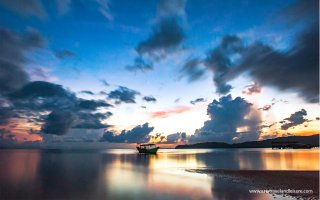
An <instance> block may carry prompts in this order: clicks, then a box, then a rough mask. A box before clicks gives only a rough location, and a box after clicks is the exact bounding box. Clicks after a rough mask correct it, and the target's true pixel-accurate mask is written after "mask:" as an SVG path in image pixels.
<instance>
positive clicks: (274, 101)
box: [258, 98, 288, 111]
mask: <svg viewBox="0 0 320 200" xmlns="http://www.w3.org/2000/svg"><path fill="white" fill-rule="evenodd" d="M280 102H281V103H288V101H287V100H283V99H279V100H278V99H275V98H273V99H272V102H271V104H267V105H264V106H263V107H262V108H259V109H258V110H263V111H269V110H270V109H271V108H272V107H273V106H274V105H276V104H277V103H280Z"/></svg>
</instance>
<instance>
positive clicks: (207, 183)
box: [0, 149, 319, 200]
mask: <svg viewBox="0 0 320 200" xmlns="http://www.w3.org/2000/svg"><path fill="white" fill-rule="evenodd" d="M207 168H210V169H233V170H238V169H241V170H244V169H245V170H303V171H306V170H319V149H306V150H302V149H300V150H272V149H160V150H159V152H158V153H157V154H156V155H149V154H138V153H137V151H136V150H134V149H102V150H101V149H100V150H85V149H81V150H75V149H65V150H62V149H46V150H38V149H30V150H23V149H18V150H16V149H15V150H0V199H2V200H6V199H8V200H15V199H21V200H29V199H30V200H31V199H32V200H38V199H39V200H46V199H52V200H64V199H71V200H73V199H75V200H82V199H83V200H95V199H106V200H109V199H110V200H117V199H137V200H141V199H159V200H166V199H231V198H235V199H237V195H238V192H235V191H236V189H237V188H234V187H233V188H232V187H231V186H230V185H228V183H226V182H223V181H222V180H219V179H215V178H214V176H212V175H208V174H201V173H194V172H190V171H189V170H190V169H207ZM237 185H241V183H239V184H237ZM230 195H233V196H230ZM239 195H241V196H238V197H241V199H272V198H274V197H273V196H270V195H268V194H257V195H256V196H255V195H253V194H249V193H241V192H239ZM246 195H248V196H246ZM229 197H230V198H229ZM283 198H284V199H286V198H285V197H283ZM287 198H288V199H290V198H289V197H287Z"/></svg>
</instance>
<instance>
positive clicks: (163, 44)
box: [136, 17, 185, 57]
mask: <svg viewBox="0 0 320 200" xmlns="http://www.w3.org/2000/svg"><path fill="white" fill-rule="evenodd" d="M184 37H185V34H184V32H183V29H182V27H181V26H180V25H179V23H178V21H177V19H176V18H175V17H168V18H164V19H162V20H161V21H160V22H159V24H157V25H156V26H155V27H154V29H153V32H152V34H151V35H150V37H149V38H148V39H147V40H145V41H142V42H141V43H139V44H138V46H137V48H136V50H137V52H138V53H139V55H144V54H148V55H149V56H152V57H157V56H159V54H160V56H162V54H166V53H168V52H170V51H172V50H175V48H177V47H178V46H179V45H180V44H181V43H182V41H183V39H184Z"/></svg>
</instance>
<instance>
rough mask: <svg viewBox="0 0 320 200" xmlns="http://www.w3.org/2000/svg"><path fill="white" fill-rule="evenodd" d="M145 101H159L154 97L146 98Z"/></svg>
mask: <svg viewBox="0 0 320 200" xmlns="http://www.w3.org/2000/svg"><path fill="white" fill-rule="evenodd" d="M143 100H144V101H147V102H156V101H157V99H156V98H154V97H153V96H144V97H143Z"/></svg>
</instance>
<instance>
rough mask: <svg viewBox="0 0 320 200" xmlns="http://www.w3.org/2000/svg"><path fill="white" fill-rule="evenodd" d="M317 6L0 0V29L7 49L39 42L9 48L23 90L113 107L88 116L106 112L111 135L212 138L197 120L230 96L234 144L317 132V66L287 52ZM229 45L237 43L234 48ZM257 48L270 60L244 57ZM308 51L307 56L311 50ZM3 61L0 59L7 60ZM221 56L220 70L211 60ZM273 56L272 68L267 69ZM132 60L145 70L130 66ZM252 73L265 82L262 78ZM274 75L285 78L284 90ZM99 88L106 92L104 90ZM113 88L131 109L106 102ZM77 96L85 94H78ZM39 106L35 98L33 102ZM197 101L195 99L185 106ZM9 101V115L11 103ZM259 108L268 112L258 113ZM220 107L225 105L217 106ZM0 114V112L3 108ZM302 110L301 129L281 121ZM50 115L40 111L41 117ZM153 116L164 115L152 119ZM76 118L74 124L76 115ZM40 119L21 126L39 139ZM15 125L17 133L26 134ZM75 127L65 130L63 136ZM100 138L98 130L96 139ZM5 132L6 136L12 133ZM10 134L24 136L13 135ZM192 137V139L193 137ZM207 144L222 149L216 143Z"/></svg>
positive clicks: (295, 123)
mask: <svg viewBox="0 0 320 200" xmlns="http://www.w3.org/2000/svg"><path fill="white" fill-rule="evenodd" d="M317 4H318V2H316V1H310V2H303V1H293V0H284V1H276V0H275V1H250V0H243V1H231V0H230V1H229V0H226V1H209V0H208V1H205V0H201V1H192V0H189V1H183V0H173V1H151V0H150V1H147V0H145V1H126V0H121V1H113V0H90V1H84V0H83V1H74V0H56V1H40V0H30V1H25V2H23V3H21V2H19V1H16V0H14V1H9V0H3V1H1V2H0V26H1V28H2V29H3V30H5V31H9V32H10V34H11V36H12V38H13V39H11V40H9V39H6V38H3V40H4V41H5V42H7V43H8V44H10V41H15V40H16V43H19V42H21V40H22V39H21V38H23V37H24V35H26V34H27V33H28V32H30V31H31V32H32V31H33V32H36V33H37V36H39V37H40V38H41V41H42V44H41V45H40V46H37V47H33V46H32V45H33V44H31V45H30V46H31V47H32V48H30V49H27V48H24V46H23V44H21V45H20V46H21V50H17V51H21V52H22V53H23V57H25V58H26V59H27V60H26V61H24V62H23V63H22V64H21V68H22V70H23V71H25V72H26V73H27V76H28V77H29V83H30V82H32V81H46V82H49V83H52V84H58V85H61V86H62V87H63V88H64V89H66V90H68V91H70V92H72V93H74V94H75V95H76V96H77V98H79V99H87V100H90V99H92V100H95V101H99V100H103V101H105V102H108V103H109V104H112V107H104V108H97V110H94V111H92V113H96V112H111V113H112V116H111V117H109V116H108V118H106V119H102V118H100V119H99V120H101V123H105V124H108V126H109V125H112V127H108V128H107V129H108V130H112V131H113V134H114V135H117V134H119V133H120V132H121V131H122V130H130V129H132V128H134V127H136V126H138V125H142V124H144V123H146V122H148V123H149V125H150V126H152V127H154V129H153V131H152V132H151V133H147V134H148V135H154V134H156V133H161V134H163V135H169V134H174V133H177V132H186V133H187V135H193V134H194V133H195V132H197V131H196V129H198V131H199V130H202V131H203V132H207V131H209V132H210V133H211V132H212V134H213V135H215V134H216V135H221V133H220V132H219V133H217V132H216V131H217V130H218V128H217V127H213V128H212V127H211V128H208V127H206V125H204V122H205V121H208V123H207V124H210V123H211V122H213V121H214V120H215V118H214V117H213V118H211V117H210V116H211V115H210V112H209V111H208V109H209V108H208V105H209V104H210V103H212V102H213V100H214V99H215V100H217V101H222V99H220V98H222V97H224V96H226V95H231V96H232V99H229V100H230V102H233V101H234V100H235V99H236V97H241V98H243V99H244V100H245V101H246V102H249V103H250V105H251V106H250V109H249V108H248V109H249V110H247V111H246V110H244V113H243V116H241V120H240V119H239V121H236V122H235V125H234V126H235V127H234V128H235V129H236V131H235V133H234V135H233V136H234V137H233V138H234V139H235V140H237V138H238V136H239V134H240V133H241V132H246V133H247V132H248V133H249V132H250V133H251V132H255V134H254V135H255V137H252V138H250V137H251V136H250V137H249V136H248V137H249V139H258V138H260V139H261V138H262V136H264V135H267V136H269V135H271V136H272V137H273V136H279V135H280V136H281V135H288V134H295V133H296V134H306V133H315V127H316V126H317V125H319V124H318V121H317V120H315V119H316V118H317V117H318V114H319V113H318V111H319V107H318V105H317V103H315V102H318V100H317V99H315V96H317V94H315V92H314V91H315V88H316V87H318V86H317V85H315V84H314V83H315V82H316V80H318V77H315V74H314V72H317V71H318V69H316V68H315V63H316V62H318V61H316V60H315V59H316V57H311V58H310V60H311V61H312V62H311V63H310V62H308V61H306V62H304V61H302V60H301V59H300V58H302V57H303V56H301V55H300V54H299V52H298V53H296V54H295V53H294V52H295V51H299V48H298V47H299V45H300V46H301V44H300V43H299V41H298V39H297V38H298V37H300V35H302V36H301V37H304V36H306V34H305V33H309V32H310V33H311V31H309V32H307V31H308V30H309V28H310V29H311V28H313V26H314V23H315V22H318V17H316V16H318V13H317V11H316V12H315V9H313V7H317ZM310 13H311V14H310ZM314 13H315V14H314ZM295 15H297V16H298V17H297V18H298V19H297V18H295ZM228 36H230V37H229V38H228ZM223 41H225V44H224V43H223ZM1 45H3V44H2V43H1ZM224 45H226V46H224ZM228 45H230V46H228ZM235 45H240V46H239V49H236V48H238V47H237V46H235ZM9 46H10V45H9ZM3 48H5V47H4V46H3ZM228 48H230V49H228ZM233 48H235V49H233ZM254 49H256V50H254ZM258 50H261V51H262V52H264V51H268V52H269V53H268V55H266V54H264V56H266V57H263V58H261V60H258V61H256V60H255V59H254V58H255V57H254V56H253V57H252V56H251V54H253V53H254V52H255V51H258ZM309 50H310V49H307V50H306V51H309ZM12 51H13V50H12ZM310 51H311V52H312V53H315V54H316V52H315V51H319V49H311V50H310ZM292 52H293V53H292ZM292 54H293V55H292ZM259 55H262V53H261V54H258V56H259ZM269 55H271V56H269ZM312 55H313V54H312ZM5 56H6V55H4V56H3V59H6V60H8V59H7V58H6V57H5ZM210 56H211V58H210ZM225 56H226V57H225ZM250 56H251V57H250ZM290 56H292V58H291V57H290ZM256 57H257V56H256ZM222 58H223V59H225V58H226V59H227V62H226V63H223V62H225V60H218V59H222ZM272 58H274V59H275V60H277V59H278V61H277V62H276V61H275V62H273V61H272V60H273V59H272ZM135 59H140V60H141V61H142V62H144V63H143V64H142V65H140V66H137V63H135ZM210 59H211V60H210ZM293 59H297V60H298V59H300V60H301V63H306V64H305V65H303V64H302V65H299V66H298V65H294V64H292V63H291V62H289V61H288V62H287V60H293ZM188 61H194V65H191V62H190V63H189V64H190V66H189V67H188V66H187V62H188ZM146 63H148V65H146ZM252 63H253V64H252ZM140 64H141V63H140ZM249 65H250V66H249ZM251 65H252V66H251ZM269 65H272V66H271V69H273V70H274V73H277V71H276V70H277V69H278V68H279V69H280V71H281V73H282V74H285V76H284V77H283V78H281V76H280V75H279V76H275V78H274V80H273V79H272V70H269V71H268V70H266V69H265V68H266V67H268V66H269ZM291 65H292V66H291ZM129 66H131V67H132V66H133V68H130V67H129ZM290 67H291V68H290ZM304 69H306V70H304ZM309 69H310V70H309ZM299 70H301V73H304V72H305V75H303V78H306V77H310V76H312V77H311V78H310V80H312V81H311V83H310V84H307V86H301V85H302V81H299V77H298V75H299V73H297V71H299ZM263 71H265V72H263ZM291 72H292V73H291ZM261 73H268V74H267V75H266V76H265V77H264V75H261ZM286 75H288V76H286ZM279 77H280V79H286V77H287V79H288V81H287V83H285V81H283V80H279ZM102 80H104V81H106V82H107V83H108V84H109V85H108V86H107V85H105V84H103V82H102ZM227 85H230V88H229V89H228V91H223V92H221V90H220V92H219V90H218V89H219V88H220V87H221V89H222V87H224V86H226V87H227ZM120 86H122V87H126V88H128V89H129V90H132V91H136V92H137V94H136V95H133V96H131V98H132V97H133V98H134V103H132V102H131V103H130V102H129V103H128V102H125V101H124V102H120V103H116V99H114V98H111V97H110V93H111V92H112V91H116V90H117V89H119V87H120ZM253 86H256V87H255V88H253ZM21 87H22V86H21ZM231 88H232V89H231ZM17 89H19V88H17ZM20 89H21V88H20ZM225 89H226V88H225ZM250 89H252V91H253V92H250ZM83 90H86V91H91V92H93V93H94V95H88V94H84V93H80V92H81V91H83ZM245 90H249V92H244V91H245ZM101 91H103V93H102V94H101ZM98 93H100V94H98ZM8 94H10V92H7V93H3V94H2V96H1V97H2V98H3V99H5V101H11V100H8V99H9V98H8V97H7V96H8ZM303 94H306V95H305V96H304V95H303ZM144 96H153V97H155V98H156V101H155V102H146V101H144V100H143V97H144ZM39 98H44V97H43V96H41V95H40V96H39ZM199 98H202V100H201V101H199V102H198V103H195V104H190V101H192V100H195V99H199ZM219 99H220V100H219ZM118 100H119V99H118ZM11 103H12V106H13V108H17V105H16V104H15V103H14V102H11ZM212 105H213V104H212ZM265 105H271V106H274V108H273V109H268V110H263V109H261V108H263V107H264V106H265ZM221 106H222V107H223V106H225V105H224V104H223V103H222V102H221ZM2 107H3V109H7V107H6V106H5V105H2ZM270 108H271V107H270ZM54 109H57V108H54ZM302 109H305V110H306V111H307V114H306V115H303V116H300V118H299V119H300V121H299V120H296V121H295V120H294V119H293V118H292V120H293V121H290V117H289V116H291V115H292V114H295V113H296V112H298V111H300V110H302ZM52 111H53V110H52V109H51V110H50V109H48V110H42V112H44V113H46V114H50V112H52ZM225 111H226V112H227V110H225ZM19 112H21V111H19ZM159 112H165V113H167V114H166V115H165V116H163V115H162V116H156V117H154V116H155V115H156V114H157V113H159ZM235 112H236V111H235ZM253 113H254V114H253ZM298 114H299V113H298ZM298 114H297V115H298ZM77 115H78V117H79V113H78V114H77ZM216 115H217V116H218V114H213V115H212V116H216ZM45 116H46V115H45V114H43V113H40V114H38V115H37V117H40V118H41V117H42V119H41V120H39V123H38V124H37V125H35V124H29V125H28V126H27V127H33V128H32V129H35V130H37V131H39V136H41V134H44V133H43V132H41V130H42V129H43V126H44V124H45V123H46V122H45ZM48 116H49V115H48ZM301 117H302V120H301ZM217 118H219V117H217ZM231 118H232V117H231ZM248 118H255V119H257V120H256V122H255V127H257V126H259V127H260V126H261V125H262V124H264V125H265V124H269V125H270V124H276V125H274V126H275V127H273V128H272V130H271V129H268V130H265V129H264V130H261V129H259V130H258V129H257V130H256V129H255V130H251V129H252V127H253V126H251V123H253V121H254V120H247V119H248ZM19 119H23V120H26V119H24V118H23V117H20V118H19ZM221 119H222V118H221ZM285 119H287V120H285ZM288 119H289V121H288ZM6 120H7V119H6ZM226 120H227V119H226ZM235 120H236V119H235ZM9 121H10V120H9ZM10 122H12V120H11V121H10ZM99 122H100V121H99ZM280 122H281V123H280ZM19 123H21V124H20V126H21V127H25V126H26V125H22V122H19ZM215 123H216V122H214V123H213V124H215ZM226 123H228V121H226ZM283 123H292V126H290V128H291V129H290V130H279V128H280V127H281V124H283ZM249 124H250V125H249ZM3 126H4V127H7V126H8V124H3ZM296 126H297V127H296ZM41 127H42V128H41ZM74 127H76V125H74V124H73V127H71V129H75V128H74ZM250 127H251V128H250ZM295 127H296V128H295ZM206 128H207V129H208V130H205V129H206ZM21 129H23V128H21ZM209 129H210V130H209ZM280 129H281V128H280ZM219 130H220V129H219ZM232 130H233V129H232ZM81 131H83V130H81ZM81 131H80V132H81ZM105 131H106V129H101V131H100V134H104V132H105ZM11 132H12V133H11V134H13V132H14V130H12V131H11ZM22 132H23V131H22ZM69 132H76V131H75V130H72V131H69ZM86 132H88V130H86ZM94 132H97V130H94ZM200 132H201V131H200ZM222 132H223V131H222ZM257 133H258V137H256V136H257ZM19 134H23V133H21V131H20V133H19ZM222 135H223V134H222ZM240 135H241V134H240ZM198 136H199V138H200V139H201V137H200V136H201V133H200V135H198ZM25 137H27V136H25ZM239 137H240V136H239ZM212 139H218V140H222V141H226V140H225V138H224V137H220V136H219V137H212ZM243 140H246V139H245V137H244V139H243ZM179 141H182V139H181V138H180V140H179ZM239 141H240V140H239ZM109 142H110V141H109ZM228 142H230V141H228Z"/></svg>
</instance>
